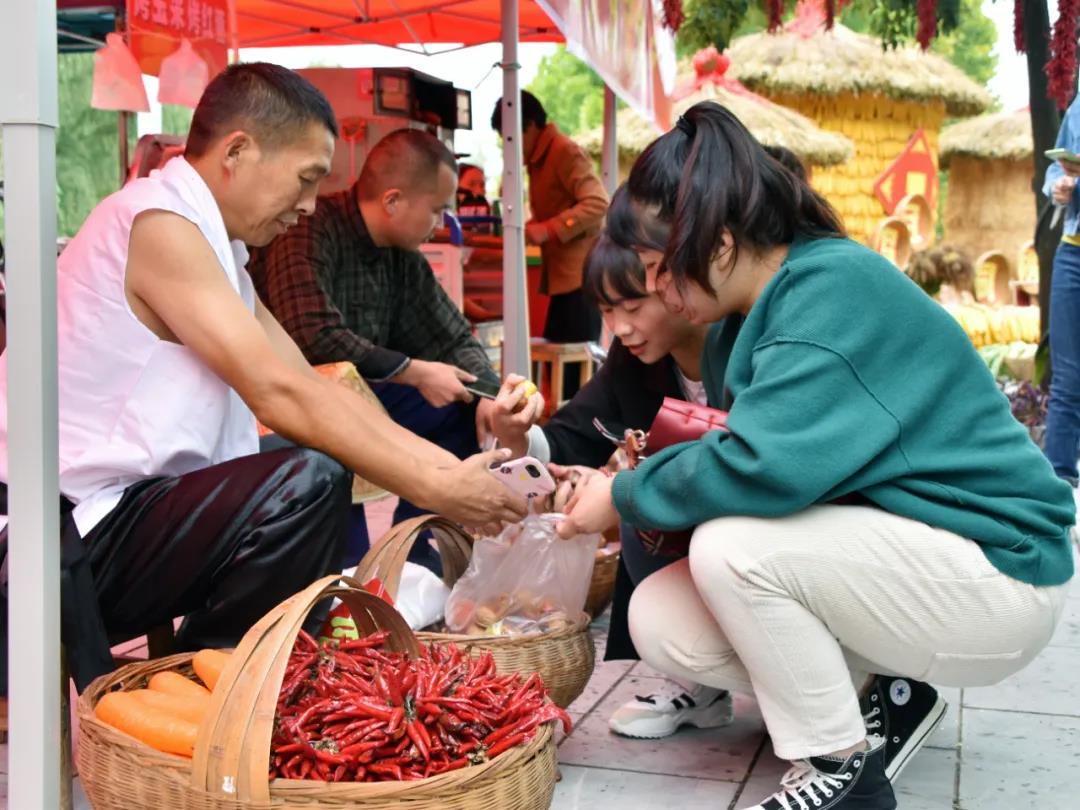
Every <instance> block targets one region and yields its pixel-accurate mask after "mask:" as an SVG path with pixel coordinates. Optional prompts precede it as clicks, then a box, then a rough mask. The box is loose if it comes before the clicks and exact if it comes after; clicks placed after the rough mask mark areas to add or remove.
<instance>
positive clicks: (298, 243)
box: [251, 217, 409, 382]
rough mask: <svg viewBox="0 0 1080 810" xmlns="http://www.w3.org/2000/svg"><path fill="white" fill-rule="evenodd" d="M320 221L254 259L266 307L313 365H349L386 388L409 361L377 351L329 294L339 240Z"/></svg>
mask: <svg viewBox="0 0 1080 810" xmlns="http://www.w3.org/2000/svg"><path fill="white" fill-rule="evenodd" d="M316 220H317V218H316V217H310V218H308V219H307V220H306V221H303V222H302V224H300V225H297V226H296V227H295V228H294V230H293V232H291V233H290V234H289V237H288V238H282V239H275V240H274V241H273V242H271V243H270V245H269V246H268V247H266V248H264V249H262V250H260V251H258V253H257V254H256V255H255V257H253V260H252V263H251V266H252V277H253V278H254V279H255V283H256V286H257V287H258V289H259V292H260V294H261V295H262V297H263V303H264V304H266V306H267V308H268V309H269V310H270V311H271V312H272V313H274V316H275V317H276V318H277V319H278V321H279V322H280V323H281V325H282V326H283V327H284V328H285V331H287V332H288V333H289V334H290V335H292V337H293V340H295V341H296V343H297V345H299V347H300V349H301V351H303V353H304V356H305V357H306V358H307V359H308V362H309V363H312V364H314V365H318V364H320V363H336V362H340V361H343V360H347V361H349V362H351V363H352V364H353V365H355V366H356V368H357V370H358V371H359V372H360V375H361V376H362V377H365V378H366V379H368V380H371V381H373V382H382V381H384V380H387V379H389V378H390V377H393V376H394V375H396V374H398V373H400V372H401V371H402V369H404V368H405V366H406V365H408V362H409V359H408V357H407V356H406V355H405V354H403V353H402V352H400V351H394V350H392V349H387V348H384V347H382V346H376V345H375V344H374V343H372V342H371V341H370V340H368V339H367V338H365V337H362V336H361V335H358V334H356V333H355V332H353V331H352V330H351V329H349V327H348V325H347V323H346V321H345V318H344V316H343V315H342V313H341V311H340V310H339V309H338V308H337V306H335V305H334V302H333V299H332V297H331V294H330V291H331V290H333V277H334V272H335V269H336V267H337V266H338V264H339V262H338V257H337V256H336V255H335V254H336V252H337V250H338V239H336V238H335V235H334V234H332V233H322V232H321V231H322V230H323V229H322V228H321V227H320V226H321V223H318V222H317V221H316Z"/></svg>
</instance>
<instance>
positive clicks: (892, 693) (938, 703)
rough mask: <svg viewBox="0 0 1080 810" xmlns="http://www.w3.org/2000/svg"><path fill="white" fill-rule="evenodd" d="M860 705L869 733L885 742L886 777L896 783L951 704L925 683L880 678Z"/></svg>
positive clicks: (878, 676) (906, 679) (875, 681)
mask: <svg viewBox="0 0 1080 810" xmlns="http://www.w3.org/2000/svg"><path fill="white" fill-rule="evenodd" d="M859 704H860V706H861V708H862V713H863V720H865V721H866V732H867V734H871V735H878V736H880V737H882V738H883V740H884V743H885V775H886V776H888V777H889V781H891V782H895V781H896V780H897V778H898V777H899V776H900V772H901V771H902V770H904V766H905V765H907V764H908V762H910V761H911V758H912V757H913V756H915V752H916V751H918V750H919V749H920V748H922V746H923V744H924V743H925V742H926V740H927V738H929V736H930V735H931V734H932V733H933V731H934V729H935V728H937V727H938V725H939V724H940V723H941V719H942V718H943V717H944V716H945V709H946V708H947V704H946V703H945V701H944V700H942V699H941V696H940V695H938V693H937V690H936V689H934V687H932V686H930V684H927V683H923V682H922V681H913V680H910V679H909V678H893V677H889V676H887V675H877V676H875V677H874V681H873V683H872V684H871V685H870V689H869V690H868V691H867V693H866V695H865V696H863V697H862V698H861V699H860V701H859Z"/></svg>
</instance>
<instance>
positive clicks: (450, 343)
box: [390, 251, 499, 382]
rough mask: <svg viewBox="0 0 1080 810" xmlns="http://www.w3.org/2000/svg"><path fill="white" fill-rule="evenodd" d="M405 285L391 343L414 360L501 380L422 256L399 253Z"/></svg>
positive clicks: (463, 318)
mask: <svg viewBox="0 0 1080 810" xmlns="http://www.w3.org/2000/svg"><path fill="white" fill-rule="evenodd" d="M398 255H399V258H400V261H401V262H402V268H401V270H402V272H400V273H399V274H397V276H398V278H400V279H401V281H402V284H403V285H404V289H403V291H402V292H403V293H404V294H403V296H402V298H401V302H402V312H401V313H400V317H399V318H397V319H395V323H394V327H393V331H392V338H391V341H390V342H391V343H392V344H393V345H394V346H399V347H401V349H402V350H403V351H405V352H406V353H407V354H409V355H410V356H412V357H419V358H420V359H422V360H436V361H438V362H441V363H450V364H451V365H455V366H457V367H458V368H461V369H464V370H465V371H468V372H470V373H471V374H475V375H476V376H477V377H479V378H481V379H487V380H490V381H493V382H498V381H499V376H498V375H497V374H496V373H495V369H494V368H492V366H491V362H490V361H489V360H488V356H487V353H486V352H485V351H484V348H483V347H482V346H481V345H480V343H479V341H477V339H476V338H475V337H473V334H472V327H471V326H470V325H469V322H468V320H466V319H465V316H464V315H462V314H461V311H460V310H458V308H457V307H456V306H455V305H454V302H453V301H451V300H450V296H449V295H447V294H446V291H445V290H444V289H443V288H442V286H441V285H440V284H439V281H438V279H436V278H435V273H434V272H433V271H432V269H431V265H430V264H428V261H427V259H425V258H424V256H423V254H421V253H418V252H412V251H408V252H406V251H401V252H399V253H398Z"/></svg>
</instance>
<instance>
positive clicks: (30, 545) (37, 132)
mask: <svg viewBox="0 0 1080 810" xmlns="http://www.w3.org/2000/svg"><path fill="white" fill-rule="evenodd" d="M3 16H4V24H3V25H0V76H3V77H4V78H3V79H2V80H0V127H2V129H3V138H4V194H5V198H6V204H5V206H4V214H5V232H6V236H7V239H6V242H7V245H6V249H7V294H8V301H7V317H8V348H7V373H8V386H7V391H8V403H7V404H8V429H7V436H8V478H9V480H8V509H9V520H10V523H9V527H10V528H9V534H8V537H9V542H8V574H9V576H8V618H9V622H8V711H9V713H10V716H9V725H10V732H9V733H10V735H11V738H10V740H9V743H8V757H9V761H8V806H9V807H12V808H43V810H45V809H46V808H54V807H57V806H58V804H59V801H60V781H59V764H60V750H61V740H60V701H59V698H60V692H59V689H58V688H57V684H58V683H59V682H60V530H59V514H58V512H59V507H58V496H57V492H58V486H57V439H56V424H57V407H56V155H55V146H56V126H57V123H58V115H57V100H56V0H23V2H18V3H7V4H5V6H4V12H3Z"/></svg>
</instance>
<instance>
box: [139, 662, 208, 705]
mask: <svg viewBox="0 0 1080 810" xmlns="http://www.w3.org/2000/svg"><path fill="white" fill-rule="evenodd" d="M150 688H151V689H153V690H154V691H155V692H168V693H169V694H171V695H188V696H190V697H192V698H196V699H199V698H201V699H203V700H205V701H206V702H207V704H209V702H210V690H208V689H207V688H206V687H205V686H200V685H199V684H197V683H195V681H193V680H191V679H190V678H185V677H184V676H183V675H181V674H180V673H179V672H172V671H169V670H166V671H165V672H155V673H154V676H153V677H152V678H151V679H150Z"/></svg>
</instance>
